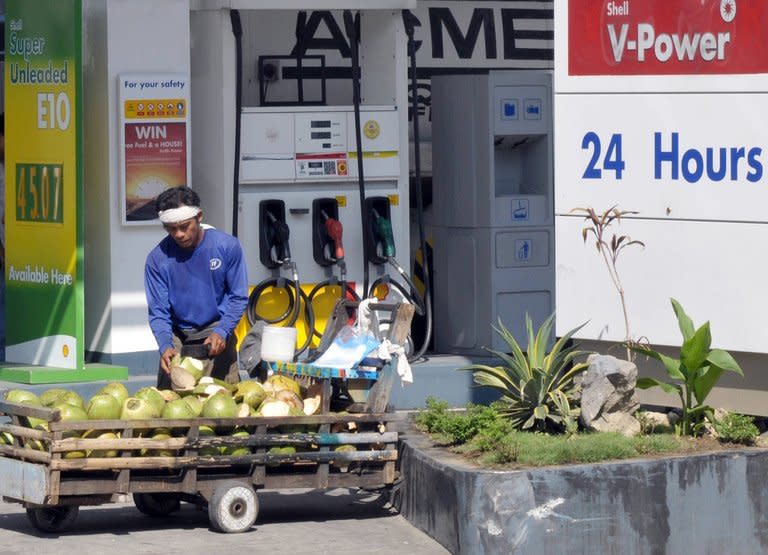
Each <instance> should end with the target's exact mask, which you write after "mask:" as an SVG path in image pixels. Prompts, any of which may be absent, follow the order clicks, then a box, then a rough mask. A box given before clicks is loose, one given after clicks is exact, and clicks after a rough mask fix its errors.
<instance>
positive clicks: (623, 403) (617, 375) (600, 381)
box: [580, 355, 640, 428]
mask: <svg viewBox="0 0 768 555" xmlns="http://www.w3.org/2000/svg"><path fill="white" fill-rule="evenodd" d="M587 362H588V363H589V368H587V371H586V372H585V373H584V378H583V380H582V382H581V416H580V419H581V422H582V424H583V425H584V426H585V427H587V428H589V427H591V424H592V421H593V420H595V419H597V418H599V417H600V416H601V415H607V414H613V413H624V414H627V415H632V414H634V413H635V411H637V409H638V408H639V407H640V402H639V400H638V398H637V393H636V392H635V385H636V383H637V366H635V364H634V363H632V362H630V361H627V360H620V359H617V358H616V357H613V356H609V355H590V356H589V358H588V359H587ZM633 420H635V419H634V418H633ZM635 422H637V420H635ZM638 426H639V423H638Z"/></svg>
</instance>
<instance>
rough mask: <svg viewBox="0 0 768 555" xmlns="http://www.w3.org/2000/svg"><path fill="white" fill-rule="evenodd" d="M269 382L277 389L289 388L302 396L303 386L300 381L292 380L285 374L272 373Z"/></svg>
mask: <svg viewBox="0 0 768 555" xmlns="http://www.w3.org/2000/svg"><path fill="white" fill-rule="evenodd" d="M267 382H269V383H270V384H272V387H274V389H275V391H280V390H281V389H287V390H288V391H293V392H294V393H295V394H296V395H298V396H299V397H301V386H300V385H299V382H297V381H295V380H292V379H291V378H289V377H288V376H284V375H282V374H272V375H271V376H270V377H268V378H267Z"/></svg>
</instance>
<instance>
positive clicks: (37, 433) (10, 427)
mask: <svg viewBox="0 0 768 555" xmlns="http://www.w3.org/2000/svg"><path fill="white" fill-rule="evenodd" d="M0 432H8V433H9V434H11V435H14V436H19V437H24V438H29V439H41V440H42V439H45V440H50V439H51V434H50V432H47V431H45V430H36V429H34V428H29V427H27V426H16V425H14V424H0Z"/></svg>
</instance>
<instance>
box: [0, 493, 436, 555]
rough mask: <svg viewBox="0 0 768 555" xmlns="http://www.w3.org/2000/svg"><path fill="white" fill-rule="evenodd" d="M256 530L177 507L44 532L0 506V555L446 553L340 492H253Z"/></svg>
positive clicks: (358, 497)
mask: <svg viewBox="0 0 768 555" xmlns="http://www.w3.org/2000/svg"><path fill="white" fill-rule="evenodd" d="M259 503H260V510H259V516H258V519H257V521H256V525H255V526H254V527H253V529H252V530H251V531H250V532H247V533H243V534H220V533H216V532H212V531H211V530H210V529H209V523H208V514H207V512H205V511H200V510H198V509H197V508H196V507H194V506H192V505H188V504H182V509H181V511H179V512H177V513H174V514H173V515H171V516H169V517H166V518H160V519H156V518H150V517H146V516H144V515H142V514H141V513H139V512H138V511H137V510H136V508H135V507H134V506H133V503H127V502H126V503H114V504H110V505H102V506H100V507H85V508H82V509H81V511H80V515H79V516H78V517H77V520H76V521H75V522H74V524H73V526H72V527H71V528H70V529H69V530H68V531H66V532H62V533H61V534H59V535H44V534H41V533H39V532H37V530H35V529H34V528H32V525H31V524H30V523H29V520H28V519H27V516H26V513H25V511H24V509H23V508H22V507H21V506H20V505H17V504H11V503H0V555H4V554H10V553H14V554H15V553H26V554H29V555H31V554H32V553H57V554H70V553H71V554H78V555H81V554H89V553H103V554H109V555H116V554H119V553H131V554H135V553H184V554H185V555H193V554H198V553H199V554H205V555H212V554H216V553H233V552H235V550H236V549H237V548H243V549H247V550H248V552H258V553H276V554H277V553H291V554H303V553H308V554H309V553H311V554H313V555H322V554H326V553H328V554H334V555H336V554H338V555H348V554H349V555H351V554H355V555H359V554H362V553H364V554H368V553H387V554H391V553H402V554H404V555H406V554H407V555H433V554H434V555H437V554H446V553H448V551H446V550H445V549H444V548H443V547H442V546H440V544H438V543H437V542H435V541H434V540H432V539H431V538H430V537H429V536H427V535H425V534H423V533H421V532H420V531H418V530H417V529H416V528H414V527H413V526H411V525H410V524H409V523H408V522H407V521H406V520H405V519H404V518H403V517H401V516H400V515H398V514H396V513H395V512H394V511H393V510H392V509H391V507H390V506H389V504H388V503H387V497H386V496H380V495H377V494H371V493H367V492H352V491H350V490H346V489H339V490H331V491H327V492H317V491H306V490H280V491H271V492H260V493H259Z"/></svg>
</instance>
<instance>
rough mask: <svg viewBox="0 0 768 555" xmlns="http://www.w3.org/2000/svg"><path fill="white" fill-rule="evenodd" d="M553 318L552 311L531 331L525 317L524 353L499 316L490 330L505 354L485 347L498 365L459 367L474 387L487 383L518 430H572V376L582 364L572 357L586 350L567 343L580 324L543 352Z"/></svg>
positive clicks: (575, 409) (575, 413)
mask: <svg viewBox="0 0 768 555" xmlns="http://www.w3.org/2000/svg"><path fill="white" fill-rule="evenodd" d="M554 321H555V315H554V314H552V315H551V316H550V317H549V318H547V319H546V320H545V321H544V323H542V325H541V327H539V329H538V331H536V332H534V330H533V322H532V321H531V317H530V316H529V315H528V314H526V315H525V327H526V332H527V335H528V348H527V349H526V352H525V353H524V352H523V350H522V348H521V347H520V344H519V343H518V342H517V340H516V339H515V338H514V336H513V335H512V334H511V333H510V332H509V330H508V329H507V328H506V327H505V326H504V324H503V323H502V321H501V320H500V319H499V322H498V326H494V330H495V331H496V333H498V334H499V335H500V336H501V338H502V339H503V340H504V342H505V343H506V344H507V346H508V347H509V349H508V350H509V353H507V352H502V351H497V350H494V349H489V348H486V349H485V350H486V351H488V352H489V353H491V354H492V355H494V356H495V357H496V358H498V359H500V360H501V362H502V364H501V365H499V366H487V365H484V364H472V365H470V366H467V367H464V368H460V370H469V371H471V372H472V373H473V379H474V382H475V383H476V384H477V385H478V386H485V387H491V388H493V389H495V390H497V391H499V392H500V393H501V399H500V406H501V409H500V412H501V413H502V414H504V415H505V416H507V417H508V418H509V420H510V422H511V423H512V425H513V426H514V427H515V428H517V429H521V430H530V429H533V430H538V431H553V430H557V431H562V430H563V429H564V430H565V431H566V432H568V433H572V432H573V431H575V429H576V418H577V417H578V414H579V409H578V407H576V406H575V402H574V401H575V396H576V392H577V391H578V386H577V384H576V383H575V382H574V378H575V377H576V375H577V374H578V373H579V372H581V371H582V370H584V369H585V368H586V367H587V364H586V363H585V362H576V361H575V359H576V357H578V356H580V355H584V354H586V353H585V352H584V351H579V350H577V349H576V346H575V345H572V344H570V343H569V341H570V339H571V337H572V336H573V335H574V334H575V333H576V332H577V331H578V330H580V329H581V328H582V327H583V326H584V324H582V325H581V326H578V327H576V328H574V329H572V330H571V331H569V332H568V333H566V334H565V335H564V336H563V337H561V338H560V339H558V340H557V341H556V342H555V343H554V345H553V346H552V349H551V350H550V351H549V352H547V345H548V343H549V339H550V337H551V335H552V326H553V325H554Z"/></svg>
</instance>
